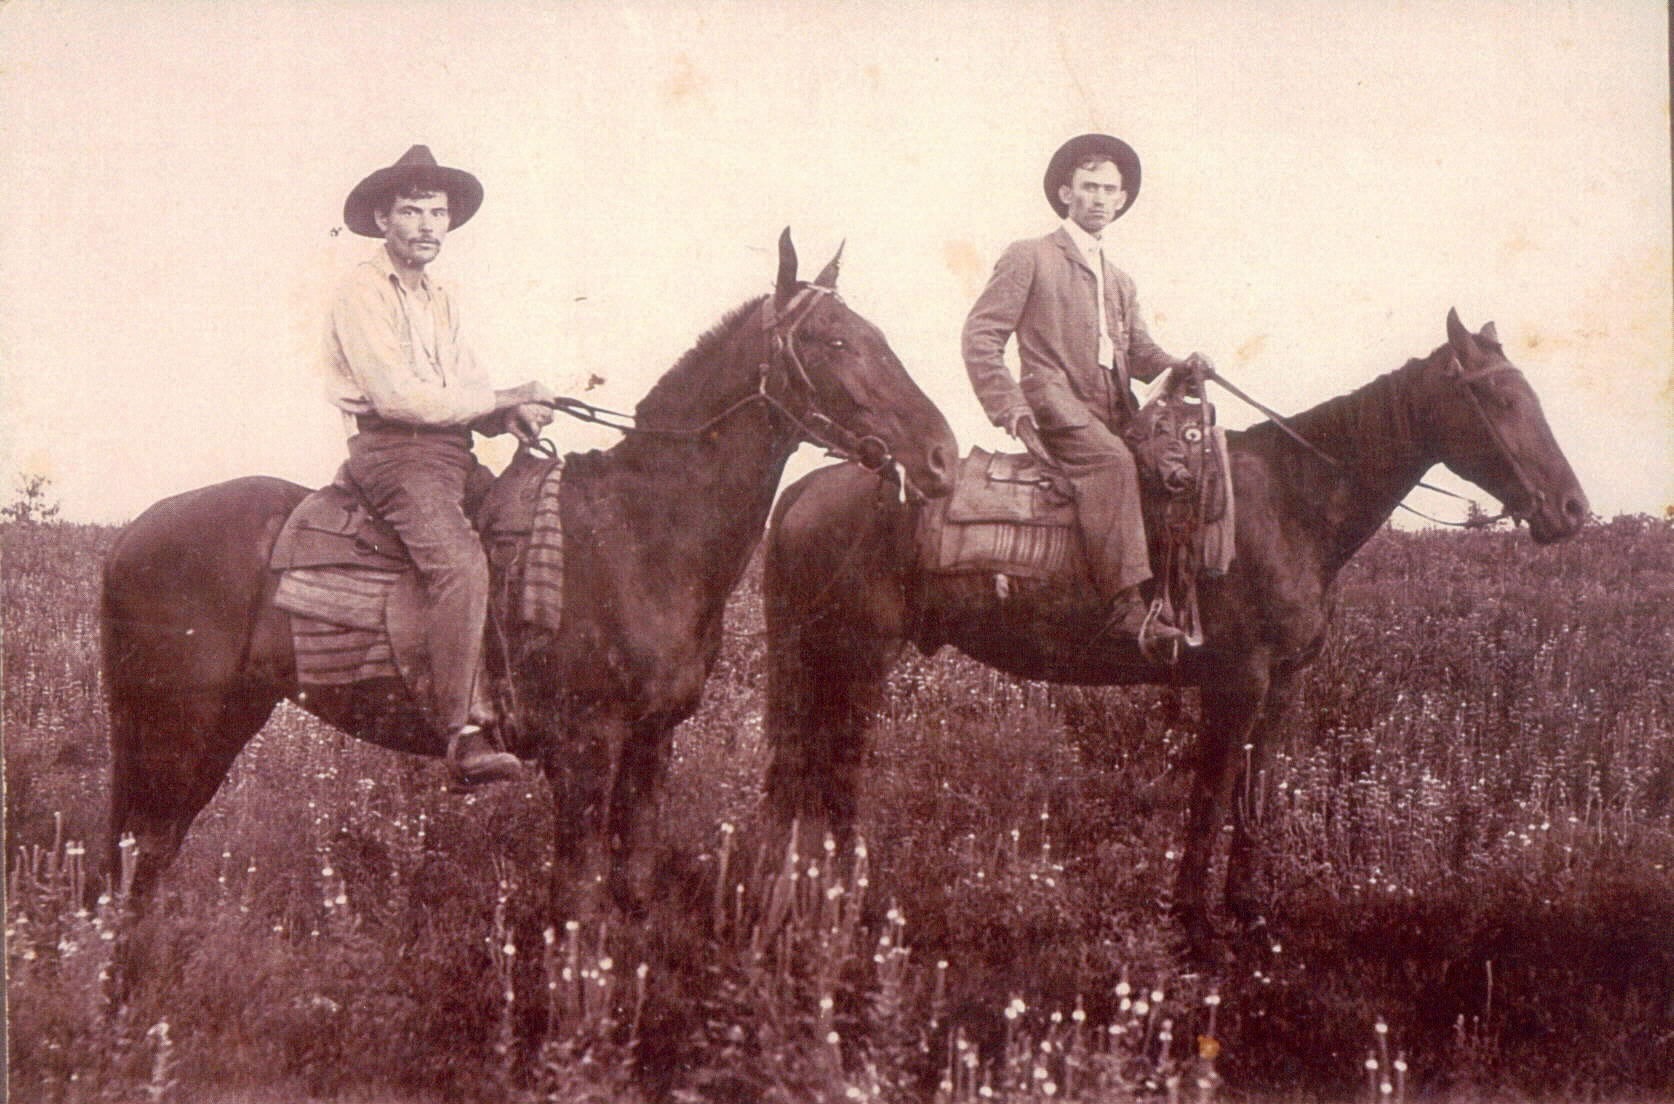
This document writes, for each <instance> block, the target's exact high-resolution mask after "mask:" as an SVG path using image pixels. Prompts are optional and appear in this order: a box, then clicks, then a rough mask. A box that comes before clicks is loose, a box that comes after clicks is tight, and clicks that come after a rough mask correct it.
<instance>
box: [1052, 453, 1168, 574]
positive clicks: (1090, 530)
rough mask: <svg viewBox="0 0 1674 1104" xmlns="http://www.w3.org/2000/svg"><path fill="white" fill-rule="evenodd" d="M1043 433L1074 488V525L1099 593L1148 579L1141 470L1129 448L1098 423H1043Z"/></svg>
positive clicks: (1148, 567)
mask: <svg viewBox="0 0 1674 1104" xmlns="http://www.w3.org/2000/svg"><path fill="white" fill-rule="evenodd" d="M1040 436H1041V442H1042V443H1043V444H1045V445H1046V449H1047V451H1048V452H1050V453H1051V454H1052V457H1053V459H1055V460H1057V461H1058V463H1059V465H1060V466H1061V467H1062V468H1063V469H1064V474H1065V475H1066V476H1067V477H1068V478H1069V481H1070V485H1071V486H1072V487H1074V488H1075V514H1076V524H1077V525H1078V526H1079V527H1080V530H1081V544H1082V548H1083V549H1084V550H1085V552H1086V555H1087V566H1088V568H1089V569H1090V570H1091V572H1092V575H1093V585H1094V586H1095V587H1096V588H1097V589H1098V592H1099V596H1100V597H1102V598H1104V599H1105V600H1106V601H1109V600H1111V599H1113V598H1115V597H1116V595H1118V594H1120V593H1121V592H1122V591H1124V590H1126V589H1127V588H1128V587H1132V586H1138V585H1139V584H1140V583H1143V582H1144V581H1145V580H1147V579H1149V578H1150V577H1151V557H1150V552H1149V550H1148V549H1147V548H1146V545H1145V515H1144V512H1143V507H1142V504H1141V502H1140V497H1139V469H1138V468H1136V467H1135V466H1134V462H1133V453H1131V452H1129V451H1128V446H1127V445H1126V444H1124V443H1123V441H1122V439H1121V438H1120V437H1118V436H1116V434H1114V433H1112V432H1111V431H1110V430H1109V429H1107V428H1106V427H1105V426H1104V425H1103V424H1102V423H1100V422H1096V421H1095V422H1089V423H1088V424H1087V425H1080V426H1055V427H1052V428H1047V427H1046V426H1042V427H1041V430H1040Z"/></svg>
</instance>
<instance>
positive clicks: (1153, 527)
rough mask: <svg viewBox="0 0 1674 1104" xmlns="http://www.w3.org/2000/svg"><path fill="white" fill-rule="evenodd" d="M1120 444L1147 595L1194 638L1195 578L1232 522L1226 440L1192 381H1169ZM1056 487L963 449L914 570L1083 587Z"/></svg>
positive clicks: (1020, 463) (1191, 376)
mask: <svg viewBox="0 0 1674 1104" xmlns="http://www.w3.org/2000/svg"><path fill="white" fill-rule="evenodd" d="M1124 440H1125V441H1126V442H1127V444H1128V447H1129V448H1130V450H1131V451H1132V452H1133V454H1134V459H1135V462H1136V464H1137V466H1138V468H1139V474H1140V489H1141V492H1142V496H1143V500H1144V501H1143V508H1144V513H1145V525H1146V533H1147V534H1148V537H1149V540H1150V555H1151V570H1152V573H1153V575H1154V576H1155V577H1156V579H1157V580H1158V588H1157V595H1156V598H1157V600H1158V601H1160V602H1161V603H1162V604H1163V608H1164V610H1165V611H1166V612H1167V613H1168V614H1169V615H1170V617H1171V618H1172V619H1173V620H1174V623H1175V624H1176V625H1179V626H1180V627H1181V628H1182V629H1185V630H1186V631H1187V633H1188V634H1189V635H1192V636H1194V637H1195V635H1196V634H1197V633H1198V631H1199V627H1198V618H1197V608H1196V607H1197V581H1198V579H1199V578H1200V577H1203V576H1210V577H1213V576H1216V575H1221V574H1224V573H1225V572H1226V570H1227V569H1228V567H1229V566H1230V565H1231V562H1232V554H1233V520H1234V512H1233V500H1232V481H1231V479H1230V478H1229V477H1228V472H1229V471H1230V467H1229V461H1228V455H1227V449H1226V434H1225V431H1224V430H1223V429H1221V427H1220V426H1218V425H1216V424H1215V413H1214V407H1213V406H1212V405H1211V404H1209V403H1208V402H1207V400H1206V398H1205V397H1204V393H1203V389H1202V378H1201V373H1198V372H1195V371H1191V370H1177V371H1176V372H1174V373H1172V374H1171V375H1170V377H1169V379H1168V380H1167V381H1166V382H1165V383H1164V385H1163V386H1162V387H1161V388H1159V389H1158V391H1157V393H1156V395H1155V396H1154V397H1152V398H1151V399H1150V400H1148V401H1147V402H1146V404H1145V405H1144V406H1143V407H1141V408H1140V410H1139V412H1138V413H1137V414H1136V415H1135V416H1134V417H1133V418H1132V419H1131V420H1130V422H1129V424H1128V426H1127V429H1126V431H1125V433H1124ZM1064 485H1065V482H1064V481H1063V480H1062V479H1060V478H1058V477H1057V476H1056V475H1055V474H1054V472H1053V471H1052V470H1051V469H1049V468H1047V467H1046V466H1044V465H1043V464H1041V462H1040V461H1038V460H1037V459H1036V458H1035V457H1034V456H1032V455H1030V454H1028V453H991V452H988V451H986V450H984V449H981V448H973V449H972V450H971V453H970V455H969V456H967V457H965V459H964V460H962V461H961V462H960V467H959V472H958V477H957V480H956V483H955V486H954V490H953V493H952V494H950V495H949V496H947V497H946V498H943V499H939V500H936V501H934V502H932V503H930V504H928V505H927V506H926V508H925V509H924V510H923V511H922V512H921V515H920V522H919V558H920V566H921V567H922V568H923V569H925V570H926V571H930V572H935V573H941V574H963V573H968V572H969V573H984V574H997V575H1005V576H1011V577H1016V578H1024V579H1058V580H1063V581H1065V582H1067V583H1071V584H1078V585H1087V586H1090V585H1091V584H1090V582H1089V581H1088V580H1087V566H1086V560H1085V557H1084V556H1083V554H1082V551H1081V543H1080V541H1079V539H1078V538H1077V535H1076V533H1075V529H1074V524H1075V518H1076V514H1075V502H1074V499H1073V498H1071V497H1069V496H1068V495H1066V494H1064V493H1063V491H1062V489H1061V488H1062V487H1063V486H1064Z"/></svg>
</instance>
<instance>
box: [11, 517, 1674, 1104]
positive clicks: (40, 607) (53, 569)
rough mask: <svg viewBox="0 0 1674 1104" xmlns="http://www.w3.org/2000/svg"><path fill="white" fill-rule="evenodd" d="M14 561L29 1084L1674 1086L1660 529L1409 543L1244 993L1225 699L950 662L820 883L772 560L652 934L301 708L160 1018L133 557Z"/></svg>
mask: <svg viewBox="0 0 1674 1104" xmlns="http://www.w3.org/2000/svg"><path fill="white" fill-rule="evenodd" d="M0 537H3V540H4V545H3V552H4V557H5V559H4V571H5V577H4V610H3V612H4V625H3V627H4V632H5V637H4V640H5V649H6V656H5V658H6V666H5V675H4V679H5V681H4V690H5V701H4V713H3V717H4V724H5V742H6V747H5V757H6V772H7V797H6V826H7V830H8V838H7V878H8V880H7V886H8V890H9V892H8V900H7V963H8V967H9V970H10V978H9V988H8V997H9V1000H10V1013H11V1031H10V1033H9V1048H10V1054H9V1057H10V1065H11V1074H10V1076H11V1088H12V1090H13V1091H14V1092H15V1094H16V1096H15V1098H16V1099H20V1100H22V1099H32V1100H66V1101H75V1100H121V1101H129V1100H144V1099H155V1100H174V1101H193V1100H216V1101H222V1100H245V1101H250V1102H258V1101H260V1102H265V1101H270V1100H288V1101H295V1100H303V1099H332V1100H337V1099H342V1100H381V1101H433V1100H458V1101H475V1100H496V1101H498V1100H524V1101H548V1100H550V1101H589V1100H596V1101H624V1102H629V1104H631V1102H632V1101H634V1100H647V1101H649V1100H675V1101H682V1100H689V1101H698V1100H702V1101H729V1100H736V1101H746V1100H748V1101H758V1100H778V1101H806V1100H888V1101H894V1100H946V1101H953V1100H961V1101H962V1100H980V1099H990V1098H999V1097H1003V1098H1005V1099H1011V1100H1039V1101H1045V1100H1083V1101H1111V1100H1129V1099H1141V1098H1145V1099H1152V1098H1161V1099H1183V1100H1198V1099H1210V1098H1225V1097H1228V1096H1230V1097H1233V1098H1243V1097H1248V1096H1250V1095H1262V1094H1272V1095H1278V1096H1280V1097H1282V1098H1284V1099H1308V1098H1314V1099H1384V1100H1388V1099H1396V1098H1401V1097H1405V1096H1406V1095H1408V1094H1411V1095H1413V1096H1414V1097H1417V1096H1420V1095H1424V1094H1430V1093H1441V1092H1451V1093H1454V1094H1464V1095H1466V1096H1468V1097H1469V1098H1471V1099H1485V1098H1507V1099H1531V1098H1535V1099H1553V1100H1558V1099H1575V1098H1578V1097H1589V1098H1636V1099H1647V1098H1651V1099H1654V1098H1658V1097H1665V1096H1674V1081H1671V1079H1670V1078H1671V1076H1674V1073H1671V1071H1674V1059H1671V1055H1674V1004H1671V1001H1674V882H1671V879H1670V864H1674V681H1671V678H1670V673H1669V659H1670V657H1674V529H1671V528H1670V527H1669V526H1668V525H1667V524H1664V523H1662V522H1659V521H1652V520H1649V519H1644V518H1620V519H1616V520H1615V521H1614V522H1611V523H1607V524H1603V525H1600V526H1595V527H1593V528H1590V529H1589V530H1588V531H1586V532H1585V533H1584V534H1583V535H1582V536H1581V537H1579V538H1578V539H1577V540H1575V541H1574V542H1571V543H1570V544H1567V545H1564V546H1561V547H1558V548H1553V549H1544V550H1536V549H1533V548H1531V547H1530V545H1529V544H1528V542H1527V538H1526V537H1521V536H1520V535H1514V534H1510V533H1503V532H1502V533H1477V534H1469V535H1446V534H1436V533H1424V534H1406V533H1398V532H1385V533H1383V534H1380V536H1379V537H1378V538H1377V539H1376V540H1374V541H1373V542H1372V544H1371V545H1370V546H1369V547H1368V548H1367V549H1366V550H1365V551H1364V552H1363V553H1362V555H1361V556H1360V557H1359V558H1358V559H1357V560H1356V561H1355V562H1354V563H1353V564H1351V565H1350V567H1349V569H1348V571H1347V572H1346V573H1345V576H1344V580H1343V589H1342V601H1341V611H1340V615H1339V620H1338V624H1337V627H1336V630H1335V631H1334V634H1333V637H1332V642H1331V644H1330V645H1329V647H1328V648H1327V650H1326V652H1325V654H1324V655H1323V656H1322V658H1321V660H1320V662H1319V664H1318V665H1317V667H1316V668H1315V671H1314V674H1313V676H1312V677H1311V678H1310V680H1309V682H1308V685H1307V690H1306V695H1305V701H1304V704H1303V707H1302V709H1301V710H1300V711H1299V717H1298V723H1297V724H1296V726H1295V728H1294V730H1293V731H1291V732H1290V733H1289V734H1288V735H1287V737H1286V738H1285V739H1284V740H1283V742H1282V746H1281V747H1280V748H1279V749H1278V752H1277V755H1276V756H1275V758H1274V761H1273V763H1272V768H1271V770H1270V772H1269V774H1268V776H1267V777H1266V778H1263V779H1260V780H1258V781H1257V782H1255V783H1254V784H1252V786H1251V787H1250V788H1249V790H1248V791H1247V792H1246V793H1245V794H1244V795H1241V796H1242V798H1243V799H1245V800H1248V801H1251V802H1253V803H1254V804H1255V805H1256V807H1257V808H1258V809H1259V811H1260V813H1261V816H1262V820H1263V824H1264V828H1265V832H1266V839H1267V844H1266V847H1265V849H1264V856H1263V857H1264V868H1265V877H1264V879H1263V881H1262V894H1263V897H1262V906H1263V911H1264V913H1265V915H1266V917H1267V920H1268V926H1267V928H1266V929H1265V930H1264V932H1263V933H1262V938H1261V940H1260V942H1259V945H1257V944H1252V943H1247V942H1239V943H1238V944H1237V946H1238V947H1239V954H1238V957H1237V958H1236V960H1235V961H1234V963H1233V964H1232V965H1229V966H1226V967H1224V968H1220V969H1217V970H1205V969H1200V968H1197V967H1194V966H1192V965H1191V964H1190V963H1188V962H1187V960H1186V959H1185V958H1184V957H1183V955H1182V948H1181V947H1180V945H1179V940H1178V935H1177V932H1176V929H1175V927H1174V925H1173V923H1172V922H1171V920H1170V918H1169V914H1168V911H1167V906H1168V894H1169V887H1170V885H1171V881H1172V873H1173V863H1174V858H1175V852H1176V850H1177V848H1178V847H1179V843H1180V838H1181V833H1180V808H1181V804H1180V803H1181V799H1182V796H1183V791H1184V783H1185V777H1186V773H1185V772H1186V764H1187V760H1188V757H1189V751H1190V737H1191V731H1192V723H1193V713H1194V712H1195V703H1194V702H1193V701H1192V696H1191V695H1189V694H1187V693H1184V692H1181V691H1178V690H1173V689H1169V688H1166V687H1165V688H1147V689H1136V690H1125V691H1124V690H1103V689H1088V688H1076V687H1047V686H1042V685H1038V684H1027V683H1020V682H1017V681H1015V680H1012V679H1009V678H1007V677H1005V676H1002V675H999V674H998V673H996V672H993V671H991V670H989V669H987V668H984V667H981V666H979V665H977V664H975V663H973V662H971V661H969V660H966V659H964V658H962V657H959V656H956V655H953V654H950V653H944V654H941V655H938V656H935V657H928V658H927V657H918V656H913V657H910V658H908V659H907V660H906V661H904V662H903V663H902V665H901V666H900V668H899V669H898V670H897V671H896V672H895V673H894V674H893V675H892V688H891V689H892V693H891V694H890V696H889V704H888V706H887V708H886V710H885V712H884V715H883V716H882V717H881V718H880V721H879V724H878V726H877V728H876V731H875V734H874V750H873V752H872V755H871V759H870V763H869V767H868V773H867V798H866V805H865V811H864V814H863V820H862V825H861V829H862V831H861V838H862V841H863V843H862V844H861V848H862V849H861V850H857V849H856V848H855V847H850V846H845V847H841V848H839V847H837V846H836V845H835V844H832V845H830V847H829V849H827V848H826V847H825V846H824V845H823V841H811V842H812V843H813V844H814V847H813V848H812V851H813V854H814V855H815V859H814V860H813V861H809V860H807V859H802V860H794V859H793V858H792V854H791V852H790V851H788V850H787V848H786V846H785V841H784V840H783V839H782V838H781V837H780V836H778V835H777V834H776V833H775V832H774V831H772V830H770V827H769V826H767V825H764V824H762V823H761V822H760V819H759V816H758V809H757V803H758V797H759V793H758V787H759V781H760V778H761V774H762V770H763V767H764V766H765V754H766V753H765V749H764V747H763V739H762V733H761V706H762V689H763V686H762V684H763V675H762V659H761V656H762V641H761V639H760V637H759V636H758V635H756V634H755V630H757V629H758V628H759V625H760V613H759V595H758V594H756V593H755V591H754V590H753V586H754V583H753V580H752V582H751V583H750V584H749V585H747V586H746V587H745V588H744V590H743V591H741V593H740V594H739V595H738V596H737V597H736V598H735V603H734V608H733V613H732V616H731V618H730V620H729V624H730V625H731V626H732V627H733V629H734V630H735V633H734V635H732V636H730V637H729V639H728V642H727V645H726V648H725V652H724V655H723V658H722V662H721V665H720V667H719V668H718V670H717V672H716V674H715V676H714V678H713V679H712V680H711V682H710V684H709V687H708V690H707V692H706V700H705V705H704V708H703V709H702V710H701V711H700V713H699V714H698V715H697V716H696V717H694V718H693V719H692V720H691V721H689V722H688V723H687V724H686V725H684V726H682V728H681V729H680V730H679V732H678V733H677V734H676V748H675V757H674V766H673V769H672V772H671V779H670V783H669V798H668V800H666V801H665V802H664V809H663V810H662V813H661V816H660V824H661V836H662V840H661V850H662V854H661V856H660V858H659V863H658V869H659V871H660V875H661V880H660V882H659V885H660V886H661V887H662V888H663V891H664V892H663V893H662V895H661V896H660V897H659V898H658V899H657V900H656V901H654V902H653V903H652V906H651V911H650V914H649V915H648V916H647V917H646V918H645V919H644V920H643V921H641V922H638V923H629V922H626V921H624V920H621V919H619V918H615V917H605V918H593V919H591V920H584V921H581V922H578V923H574V924H566V923H565V922H564V921H565V918H558V917H551V916H548V915H547V912H546V910H545V907H544V902H545V878H546V873H547V869H546V863H547V848H548V843H547V841H548V840H549V839H550V838H551V815H552V814H551V810H550V807H549V801H548V799H547V796H546V792H545V788H544V785H542V784H540V783H538V782H530V783H527V784H519V785H514V786H507V787H501V788H498V789H495V790H491V791H488V792H484V793H480V794H476V795H471V796H463V797H462V796H458V795H452V794H449V793H447V792H446V787H445V781H444V773H443V771H442V769H441V767H440V765H439V764H435V763H431V762H426V761H421V760H416V759H411V758H408V757H403V756H398V755H392V754H390V753H386V752H382V751H379V750H377V749H374V748H371V747H369V746H366V745H362V744H359V743H356V742H354V741H351V740H348V739H346V738H343V737H341V736H339V735H337V734H335V733H334V732H332V731H331V730H329V729H327V728H325V727H324V726H322V725H320V724H318V723H317V722H315V721H313V720H312V719H311V718H309V717H307V716H306V715H304V714H302V713H301V712H299V711H297V710H294V709H290V708H289V707H281V709H280V711H279V712H278V713H277V714H276V715H275V718H274V720H273V721H272V722H271V723H270V724H269V726H268V727H267V729H266V730H264V732H263V733H262V734H261V735H260V736H258V737H257V739H256V740H254V741H253V742H252V743H251V745H250V747H249V748H248V749H247V750H246V752H245V753H244V755H243V756H241V757H240V759H239V761H238V763H237V764H236V765H235V766H234V769H233V772H232V774H231V776H230V777H229V778H228V780H227V783H226V785H225V786H224V787H223V789H222V791H221V792H220V794H218V795H217V797H216V798H215V800H214V801H213V802H212V803H211V804H210V806H209V808H208V809H207V810H206V811H205V813H204V814H203V816H202V817H200V818H199V821H198V823H197V824H196V825H195V826H194V828H193V831H192V833H191V835H190V836H189V837H188V840H187V843H186V846H185V848H184V849H183V851H182V853H181V856H180V859H179V860H178V862H177V864H176V866H175V868H174V869H173V870H172V871H171V873H170V875H169V877H168V878H167V879H166V880H165V885H164V887H163V903H162V906H161V907H160V908H159V909H158V910H157V911H156V914H155V915H154V916H152V917H150V918H148V919H147V921H146V922H145V923H144V924H143V925H141V927H140V928H139V929H138V930H136V931H134V932H132V933H131V939H132V950H131V953H132V954H133V956H134V960H135V962H136V963H137V964H138V967H139V968H138V971H137V973H136V984H135V988H134V990H133V992H132V994H131V997H130V999H129V1000H128V1001H127V1002H126V1003H125V1004H124V1005H123V1006H122V1007H121V1008H120V1009H114V1008H113V1006H112V1004H111V1002H110V999H109V997H110V992H109V985H108V980H107V979H108V967H109V965H110V963H111V961H112V956H113V954H114V953H115V947H116V944H117V942H118V938H117V932H116V928H115V926H114V920H115V910H114V906H113V905H112V903H111V902H108V901H107V902H104V903H102V904H100V905H98V906H95V907H91V908H83V907H82V902H83V898H82V897H81V895H80V894H79V893H78V891H77V887H78V885H79V884H81V882H83V881H84V880H85V879H86V878H88V877H89V876H90V869H89V866H88V863H89V859H88V857H87V855H86V854H85V852H86V851H87V850H90V849H92V848H90V846H89V845H91V844H94V843H96V842H97V841H98V840H99V839H100V838H101V834H102V818H103V796H102V792H103V785H104V780H105V777H106V772H107V771H108V752H107V749H106V747H105V718H104V714H103V707H102V704H101V703H100V702H99V699H98V694H97V647H96V640H97V636H96V624H95V620H94V613H95V610H96V589H97V560H98V557H99V555H100V554H101V553H102V550H103V549H104V548H105V547H106V546H107V545H108V542H109V539H110V537H111V533H110V532H109V531H107V530H102V529H97V528H91V527H74V526H50V525H49V526H18V525H12V526H4V527H0ZM803 842H804V843H808V842H810V841H803ZM808 850H809V849H808V848H806V847H805V848H804V849H803V852H804V853H806V852H807V851H808ZM1379 1024H1382V1025H1383V1027H1382V1030H1381V1031H1380V1030H1379V1029H1378V1025H1379ZM1368 1063H1371V1066H1370V1067H1368ZM1385 1084H1387V1086H1388V1091H1387V1092H1385V1091H1384V1086H1385Z"/></svg>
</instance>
